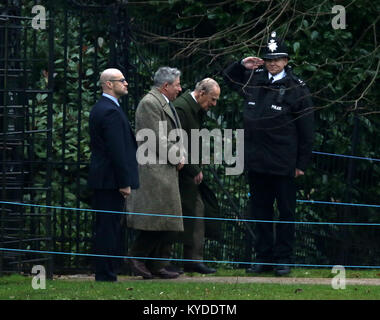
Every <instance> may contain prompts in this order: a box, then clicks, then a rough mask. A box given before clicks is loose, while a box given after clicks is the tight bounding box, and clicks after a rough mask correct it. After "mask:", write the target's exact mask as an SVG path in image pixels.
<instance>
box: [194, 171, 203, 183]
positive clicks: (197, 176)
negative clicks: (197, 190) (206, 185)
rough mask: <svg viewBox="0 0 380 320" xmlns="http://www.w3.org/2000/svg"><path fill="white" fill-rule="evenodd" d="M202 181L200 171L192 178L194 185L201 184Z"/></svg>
mask: <svg viewBox="0 0 380 320" xmlns="http://www.w3.org/2000/svg"><path fill="white" fill-rule="evenodd" d="M202 180H203V173H202V171H201V172H199V173H198V174H197V175H196V176H195V177H194V183H195V184H201V182H202Z"/></svg>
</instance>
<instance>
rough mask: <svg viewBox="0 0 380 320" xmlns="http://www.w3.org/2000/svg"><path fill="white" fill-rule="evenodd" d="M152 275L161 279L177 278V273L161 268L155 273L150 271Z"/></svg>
mask: <svg viewBox="0 0 380 320" xmlns="http://www.w3.org/2000/svg"><path fill="white" fill-rule="evenodd" d="M152 275H154V276H156V277H159V278H161V279H175V278H178V277H179V273H178V272H172V271H168V270H166V269H165V268H162V269H160V270H157V271H152Z"/></svg>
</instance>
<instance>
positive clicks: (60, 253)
mask: <svg viewBox="0 0 380 320" xmlns="http://www.w3.org/2000/svg"><path fill="white" fill-rule="evenodd" d="M0 251H13V252H30V253H40V254H56V255H71V256H82V257H97V258H112V259H141V260H160V261H174V262H203V263H225V264H244V265H256V264H257V265H272V266H292V267H313V268H332V267H335V266H337V264H335V265H333V264H304V263H271V262H247V261H226V260H224V261H223V260H193V259H177V258H152V257H131V256H115V255H103V254H91V253H75V252H62V251H47V250H30V249H13V248H0ZM339 265H341V264H339ZM342 266H343V267H345V268H362V269H380V266H357V265H342Z"/></svg>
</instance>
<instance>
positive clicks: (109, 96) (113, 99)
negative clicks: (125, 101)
mask: <svg viewBox="0 0 380 320" xmlns="http://www.w3.org/2000/svg"><path fill="white" fill-rule="evenodd" d="M102 95H103V96H105V97H107V98H109V99H111V100H112V101H113V102H115V103H116V104H117V106H118V107H120V104H119V101H117V99H116V98H115V97H114V96H111V95H110V94H108V93H104V92H103V94H102Z"/></svg>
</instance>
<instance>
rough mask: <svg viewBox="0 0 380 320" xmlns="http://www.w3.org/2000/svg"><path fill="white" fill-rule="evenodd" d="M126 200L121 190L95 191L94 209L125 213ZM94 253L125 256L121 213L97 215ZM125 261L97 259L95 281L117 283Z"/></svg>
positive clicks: (95, 259) (95, 260)
mask: <svg viewBox="0 0 380 320" xmlns="http://www.w3.org/2000/svg"><path fill="white" fill-rule="evenodd" d="M124 201H125V200H124V198H123V196H122V195H121V194H120V192H119V190H95V191H94V195H93V208H94V209H96V210H104V211H119V212H120V211H123V208H124V205H125V203H124ZM95 215H96V222H95V235H94V249H95V250H94V251H95V254H99V255H111V256H122V255H124V252H123V251H124V241H123V240H124V233H125V229H124V228H122V226H121V216H122V215H121V214H120V213H111V212H107V213H95ZM122 261H123V259H121V258H101V257H95V258H94V264H95V280H97V281H116V280H117V270H118V268H119V267H120V265H121V263H122Z"/></svg>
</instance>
